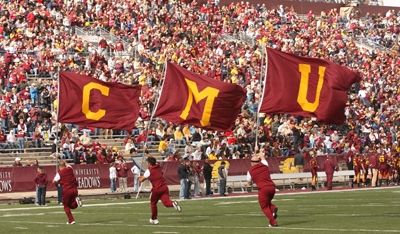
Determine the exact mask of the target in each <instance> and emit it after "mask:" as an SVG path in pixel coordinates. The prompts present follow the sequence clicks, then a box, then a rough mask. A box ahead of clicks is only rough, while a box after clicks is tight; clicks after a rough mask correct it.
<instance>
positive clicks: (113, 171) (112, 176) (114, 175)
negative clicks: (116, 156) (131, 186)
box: [109, 163, 117, 193]
mask: <svg viewBox="0 0 400 234" xmlns="http://www.w3.org/2000/svg"><path fill="white" fill-rule="evenodd" d="M109 170H110V189H111V192H112V193H114V192H115V191H116V190H117V186H116V185H117V169H116V168H115V164H114V163H111V165H110V169H109Z"/></svg>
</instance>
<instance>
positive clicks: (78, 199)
mask: <svg viewBox="0 0 400 234" xmlns="http://www.w3.org/2000/svg"><path fill="white" fill-rule="evenodd" d="M75 200H76V203H77V204H78V206H79V207H82V200H81V198H80V197H76V198H75Z"/></svg>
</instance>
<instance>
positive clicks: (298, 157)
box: [294, 149, 304, 173]
mask: <svg viewBox="0 0 400 234" xmlns="http://www.w3.org/2000/svg"><path fill="white" fill-rule="evenodd" d="M295 152H296V154H295V155H294V166H295V167H296V171H297V172H298V173H300V172H303V171H304V155H303V152H301V151H300V150H299V149H295Z"/></svg>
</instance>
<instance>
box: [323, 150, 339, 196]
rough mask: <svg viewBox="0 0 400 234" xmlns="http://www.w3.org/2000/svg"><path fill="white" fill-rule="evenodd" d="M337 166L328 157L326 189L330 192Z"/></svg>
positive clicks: (325, 163) (325, 164)
mask: <svg viewBox="0 0 400 234" xmlns="http://www.w3.org/2000/svg"><path fill="white" fill-rule="evenodd" d="M335 168H336V164H335V163H334V162H333V160H332V158H331V157H330V156H328V157H327V158H326V160H325V162H324V169H325V174H326V187H327V189H328V190H332V181H333V173H334V172H335Z"/></svg>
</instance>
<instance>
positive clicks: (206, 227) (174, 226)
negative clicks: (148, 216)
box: [0, 220, 400, 233]
mask: <svg viewBox="0 0 400 234" xmlns="http://www.w3.org/2000/svg"><path fill="white" fill-rule="evenodd" d="M0 223H24V224H40V225H43V224H45V225H63V223H48V222H30V221H3V220H0ZM64 225H66V224H64ZM75 225H80V226H104V227H106V226H110V227H114V226H121V224H112V223H76V224H75ZM124 226H125V227H152V228H184V229H187V228H190V229H227V230H229V229H236V230H239V229H241V230H243V229H246V230H252V229H256V230H263V229H265V230H273V229H279V230H297V231H327V232H356V233H357V232H358V233H360V232H366V233H368V232H372V233H381V232H388V233H400V230H396V229H346V228H308V227H275V228H267V227H255V226H248V227H244V226H216V225H211V226H195V225H191V226H185V225H179V226H178V225H140V224H124Z"/></svg>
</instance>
